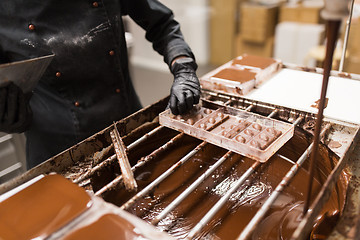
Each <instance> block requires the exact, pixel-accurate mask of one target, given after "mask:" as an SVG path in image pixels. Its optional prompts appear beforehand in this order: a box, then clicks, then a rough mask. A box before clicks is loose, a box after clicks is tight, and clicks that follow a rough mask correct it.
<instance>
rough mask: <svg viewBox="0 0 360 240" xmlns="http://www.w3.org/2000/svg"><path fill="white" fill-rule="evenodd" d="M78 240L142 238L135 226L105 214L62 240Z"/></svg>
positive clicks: (115, 216)
mask: <svg viewBox="0 0 360 240" xmlns="http://www.w3.org/2000/svg"><path fill="white" fill-rule="evenodd" d="M78 239H102V240H123V239H126V240H132V239H144V238H143V237H142V236H141V235H140V234H139V233H137V232H136V231H135V226H134V225H132V224H131V223H129V222H128V221H127V220H125V219H123V218H122V217H120V216H118V215H115V214H106V215H104V216H102V217H101V218H100V219H98V220H97V221H96V222H94V223H92V224H90V225H88V226H86V227H83V228H80V229H78V230H76V231H74V232H72V233H70V234H69V235H67V236H65V237H64V240H78Z"/></svg>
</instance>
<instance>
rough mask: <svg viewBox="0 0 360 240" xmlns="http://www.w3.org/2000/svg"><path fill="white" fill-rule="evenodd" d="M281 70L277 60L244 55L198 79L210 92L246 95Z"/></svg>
mask: <svg viewBox="0 0 360 240" xmlns="http://www.w3.org/2000/svg"><path fill="white" fill-rule="evenodd" d="M281 68H282V62H281V61H279V60H276V59H272V58H266V57H259V56H251V55H247V54H244V55H242V56H239V57H236V58H234V59H233V60H231V61H229V62H227V63H225V64H223V65H221V66H220V67H218V68H216V69H215V70H213V71H211V72H209V73H207V74H205V75H204V76H202V77H200V84H201V86H202V88H204V89H208V90H212V91H217V92H225V93H230V94H235V95H246V94H247V93H248V92H250V91H251V90H252V89H253V88H255V87H257V86H259V85H261V84H262V83H263V82H265V81H266V80H268V79H270V78H271V77H272V76H273V75H274V74H275V73H276V72H278V71H279V70H280V69H281Z"/></svg>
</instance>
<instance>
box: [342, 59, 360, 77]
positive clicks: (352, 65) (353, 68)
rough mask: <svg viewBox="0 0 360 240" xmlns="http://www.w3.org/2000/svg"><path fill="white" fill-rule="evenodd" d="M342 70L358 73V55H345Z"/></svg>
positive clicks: (359, 68) (359, 64)
mask: <svg viewBox="0 0 360 240" xmlns="http://www.w3.org/2000/svg"><path fill="white" fill-rule="evenodd" d="M344 72H348V73H356V74H360V57H347V58H346V59H345V62H344Z"/></svg>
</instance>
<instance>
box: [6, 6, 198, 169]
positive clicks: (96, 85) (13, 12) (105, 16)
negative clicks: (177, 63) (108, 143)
mask: <svg viewBox="0 0 360 240" xmlns="http://www.w3.org/2000/svg"><path fill="white" fill-rule="evenodd" d="M123 15H129V16H130V17H131V18H132V19H133V20H134V21H135V22H136V23H137V24H139V25H140V26H141V27H142V28H144V29H145V30H146V39H147V40H149V41H151V42H152V43H153V48H154V49H155V50H156V51H157V52H158V53H160V54H161V55H163V56H164V61H165V62H166V63H167V64H170V63H171V61H172V60H173V59H174V58H176V57H177V56H181V55H185V56H190V57H194V56H193V54H192V52H191V50H190V48H189V47H188V45H187V44H186V43H185V41H184V39H183V36H182V34H181V31H180V26H179V24H178V23H177V22H176V21H175V20H174V19H173V13H172V12H171V10H170V9H168V8H167V7H165V6H164V5H162V4H161V3H160V2H159V1H156V0H95V1H89V0H74V1H60V0H1V1H0V61H1V62H12V61H17V60H23V59H29V58H32V57H38V56H39V55H44V54H46V53H51V52H52V53H54V54H55V55H56V56H55V58H54V60H53V61H52V63H51V64H50V66H49V67H48V69H47V71H46V72H45V74H44V75H43V77H42V78H41V80H40V82H39V84H38V86H37V87H36V89H35V90H34V94H33V96H32V99H31V101H30V105H31V108H32V110H33V123H32V125H31V127H30V130H29V131H27V132H26V137H27V161H28V167H30V168H31V167H33V166H35V165H37V164H39V163H41V162H42V161H44V160H46V159H47V158H49V157H51V156H53V155H55V154H57V153H59V152H61V151H62V150H65V149H66V148H68V147H70V146H72V145H74V144H76V143H77V142H79V141H80V140H82V139H84V138H86V137H88V136H90V135H92V134H94V133H96V132H97V131H99V130H101V129H103V128H104V127H106V126H108V125H110V124H111V123H112V122H113V121H114V120H119V119H121V118H123V117H125V116H127V115H129V114H131V113H133V112H135V111H136V110H138V109H139V108H141V105H140V102H139V99H138V97H137V95H136V93H135V91H134V87H133V85H132V82H131V79H130V76H129V70H128V56H127V47H126V42H125V37H124V26H123V22H122V16H123ZM35 70H36V69H35ZM146 80H147V79H143V81H146ZM154 94H156V93H154Z"/></svg>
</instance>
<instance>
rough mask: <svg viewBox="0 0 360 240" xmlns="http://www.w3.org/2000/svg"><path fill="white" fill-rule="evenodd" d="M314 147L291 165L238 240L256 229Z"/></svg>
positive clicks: (323, 131) (311, 145) (328, 127)
mask: <svg viewBox="0 0 360 240" xmlns="http://www.w3.org/2000/svg"><path fill="white" fill-rule="evenodd" d="M330 126H331V125H330V124H327V125H326V126H325V127H324V129H323V130H322V132H321V134H320V137H321V138H322V137H324V136H325V133H326V132H327V130H329V129H330ZM313 148H314V143H311V144H310V146H309V147H308V148H307V149H306V150H305V152H304V153H303V154H302V155H301V156H300V158H299V159H298V160H297V161H296V163H295V164H294V165H293V166H292V167H291V169H290V170H289V171H288V172H287V173H286V175H285V177H284V178H283V179H282V180H281V182H280V183H279V184H278V185H277V187H276V188H275V190H274V191H273V192H272V193H271V195H270V197H269V198H268V199H267V200H266V201H265V203H264V204H263V205H262V207H261V208H260V209H259V210H258V211H257V212H256V214H255V216H254V217H253V218H252V219H251V221H250V222H249V223H248V224H247V226H246V227H245V228H244V230H243V231H242V233H241V234H240V236H239V237H238V240H240V239H248V238H249V237H250V235H251V234H252V233H253V231H254V230H255V229H256V227H257V226H258V224H259V223H260V221H261V220H262V219H263V218H264V216H265V214H266V213H267V212H268V211H269V209H270V207H271V205H272V204H273V203H274V202H275V201H276V199H277V198H278V197H279V195H280V193H281V192H282V191H283V190H284V188H285V187H286V186H287V185H288V184H289V183H290V182H291V181H292V179H293V177H294V176H295V175H296V173H297V171H298V170H299V168H300V167H301V166H302V164H303V163H304V162H305V160H306V159H307V158H308V157H309V155H310V153H311V152H312V150H313Z"/></svg>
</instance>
